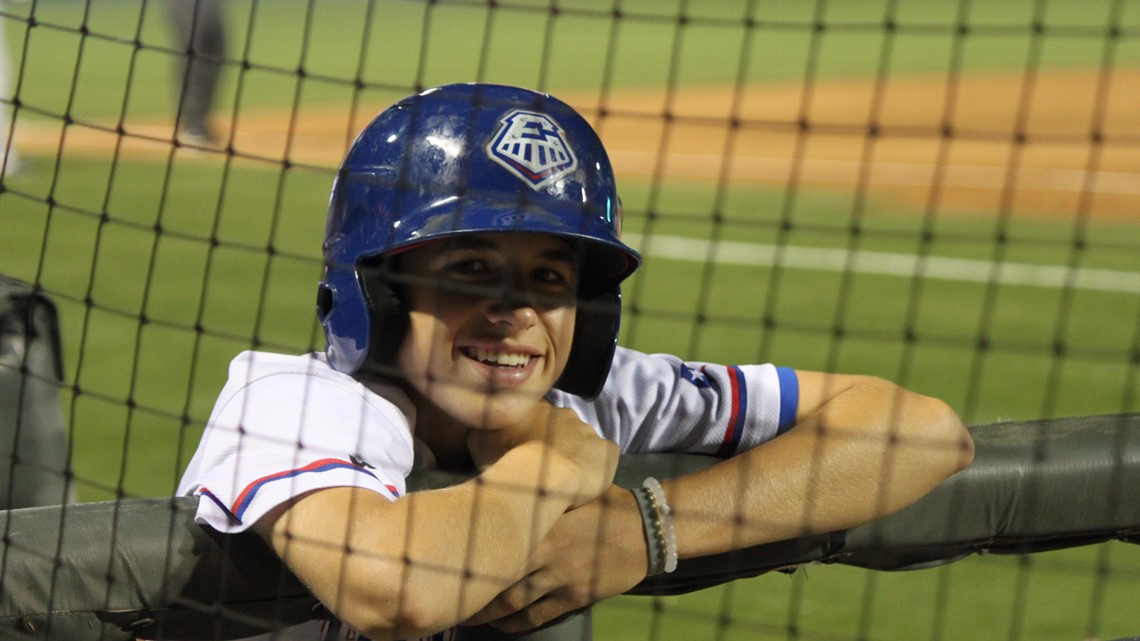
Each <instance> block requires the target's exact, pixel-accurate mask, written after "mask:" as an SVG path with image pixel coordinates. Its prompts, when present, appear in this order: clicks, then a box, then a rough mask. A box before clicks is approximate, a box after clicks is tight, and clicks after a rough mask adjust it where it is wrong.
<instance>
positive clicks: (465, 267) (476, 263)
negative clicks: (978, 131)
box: [445, 259, 491, 276]
mask: <svg viewBox="0 0 1140 641" xmlns="http://www.w3.org/2000/svg"><path fill="white" fill-rule="evenodd" d="M445 271H446V272H447V273H449V274H456V275H460V276H479V275H483V274H488V273H490V271H491V268H490V267H488V266H487V263H485V262H483V261H481V260H475V259H468V260H459V261H455V262H454V263H451V264H449V265H447V267H446V268H445Z"/></svg>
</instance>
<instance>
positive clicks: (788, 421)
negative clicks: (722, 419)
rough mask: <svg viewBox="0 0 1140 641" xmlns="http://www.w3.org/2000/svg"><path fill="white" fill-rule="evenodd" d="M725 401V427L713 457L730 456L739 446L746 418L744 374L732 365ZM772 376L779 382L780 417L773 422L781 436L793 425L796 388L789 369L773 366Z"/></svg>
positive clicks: (796, 396)
mask: <svg viewBox="0 0 1140 641" xmlns="http://www.w3.org/2000/svg"><path fill="white" fill-rule="evenodd" d="M727 369H728V386H729V394H728V395H729V402H730V403H731V407H730V409H729V414H728V425H727V426H726V427H725V431H724V439H723V440H722V441H721V444H720V448H719V449H717V456H732V455H734V454H736V450H737V448H738V447H739V446H740V439H741V437H742V436H743V435H744V427H745V425H746V423H747V419H748V403H749V396H748V380H747V378H746V377H745V376H744V372H743V371H742V370H741V369H740V368H739V367H736V366H732V365H730V366H728V367H727ZM776 377H777V379H778V380H779V383H780V415H779V418H778V419H777V423H776V435H777V436H778V435H780V434H783V433H784V432H786V431H788V430H789V429H790V428H791V427H792V426H793V425H795V424H796V410H797V408H798V407H799V400H800V389H799V380H798V379H797V378H796V372H795V370H793V369H792V368H790V367H777V368H776Z"/></svg>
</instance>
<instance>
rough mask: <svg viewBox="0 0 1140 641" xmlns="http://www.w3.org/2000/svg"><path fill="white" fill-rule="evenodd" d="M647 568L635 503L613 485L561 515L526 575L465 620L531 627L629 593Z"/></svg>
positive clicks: (516, 629) (508, 629)
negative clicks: (597, 496) (580, 505)
mask: <svg viewBox="0 0 1140 641" xmlns="http://www.w3.org/2000/svg"><path fill="white" fill-rule="evenodd" d="M647 570H648V556H647V552H646V544H645V534H644V531H643V527H642V524H641V516H640V514H639V512H638V508H637V503H636V501H635V500H634V498H633V495H632V494H631V493H630V492H629V491H628V490H624V489H622V488H619V487H617V486H614V485H611V486H610V487H609V488H608V489H607V491H606V493H605V494H603V495H601V496H600V497H599V498H597V499H595V500H593V501H591V502H590V503H587V504H586V505H583V506H582V507H580V508H578V509H575V510H571V511H569V512H567V513H565V514H563V515H562V517H561V518H560V519H559V520H558V522H557V523H556V524H555V525H554V527H553V528H552V529H551V530H550V532H549V533H548V534H547V535H546V537H545V538H544V539H543V540H542V542H541V543H540V544H539V546H538V549H537V550H535V552H534V553H533V554H532V555H531V557H530V562H529V563H528V566H527V571H528V572H527V576H525V577H524V578H523V579H521V580H520V581H519V582H517V583H515V584H514V585H513V586H511V587H510V588H508V589H506V590H505V591H503V592H502V593H501V594H500V595H499V596H498V597H496V598H495V599H494V600H492V601H491V602H490V603H489V604H488V605H487V606H486V607H484V608H483V609H482V610H481V611H480V612H479V613H478V614H476V615H475V616H474V617H472V618H471V619H470V620H468V621H467V622H466V623H465V624H467V625H482V624H490V625H492V626H494V627H496V628H498V629H500V630H503V631H504V632H520V631H523V630H530V629H533V628H536V627H538V626H540V625H542V624H544V623H546V622H548V621H551V620H553V619H555V618H557V617H559V616H561V615H563V614H565V613H567V612H572V611H574V610H578V609H580V608H583V607H585V606H587V605H590V604H591V603H594V602H595V601H599V600H601V599H605V598H608V597H611V596H614V595H617V594H623V593H625V592H626V591H628V590H629V589H630V588H632V587H633V586H635V585H637V584H638V583H640V582H641V580H642V579H644V578H645V573H646V571H647Z"/></svg>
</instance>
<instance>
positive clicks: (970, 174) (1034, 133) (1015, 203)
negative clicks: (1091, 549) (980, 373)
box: [16, 69, 1140, 219]
mask: <svg viewBox="0 0 1140 641" xmlns="http://www.w3.org/2000/svg"><path fill="white" fill-rule="evenodd" d="M562 97H563V98H565V99H566V100H567V101H568V102H570V103H571V104H573V105H574V106H575V107H577V108H579V109H580V110H581V111H582V112H583V113H585V114H587V115H588V117H589V118H590V119H591V120H592V121H593V122H594V124H595V126H596V127H597V128H598V129H599V131H600V133H601V135H602V137H603V139H604V140H605V142H606V145H607V148H608V149H609V150H610V153H611V156H612V159H613V163H614V166H615V168H616V169H617V171H618V173H619V175H620V176H622V177H631V178H648V177H653V176H657V177H659V178H661V179H664V180H729V181H731V182H732V183H733V184H765V185H769V186H772V187H775V188H780V187H783V186H788V185H809V186H812V187H816V188H824V189H834V190H839V191H841V192H844V193H852V191H853V190H860V191H859V192H858V193H865V194H866V195H868V196H870V197H872V198H876V199H882V198H889V199H896V200H902V201H905V202H907V203H908V204H910V205H911V206H917V207H925V206H926V205H927V204H928V203H930V202H935V203H937V204H938V206H939V207H940V209H941V210H944V211H953V210H974V211H978V210H980V211H984V212H996V211H1010V212H1012V213H1017V214H1037V215H1040V214H1053V215H1059V216H1073V215H1075V214H1076V213H1078V212H1088V213H1091V214H1093V215H1095V216H1096V217H1124V218H1130V219H1135V218H1140V109H1138V108H1137V105H1140V69H1117V70H1115V72H1114V73H1113V74H1112V75H1111V76H1105V77H1102V75H1101V74H1097V73H1091V72H1076V71H1074V72H1051V73H1048V74H1040V75H1037V76H1025V75H1021V74H1018V75H1009V74H989V75H971V76H968V77H963V78H960V79H957V80H955V81H952V80H951V79H950V78H947V77H937V76H914V77H908V76H897V77H891V78H890V79H889V82H887V83H885V84H882V85H876V84H875V83H873V82H868V81H866V80H861V81H848V82H826V83H822V82H821V83H816V84H813V85H810V86H807V87H805V86H803V85H801V84H794V83H790V84H784V85H753V86H748V87H745V88H744V89H743V90H740V91H736V90H734V89H733V88H731V87H705V88H699V89H686V90H684V91H678V92H674V93H672V94H667V93H666V92H665V91H664V90H642V91H623V92H615V93H612V94H610V95H608V96H605V97H604V98H603V97H602V96H599V95H598V94H571V95H564V96H562ZM381 108H383V105H364V106H361V107H359V108H358V110H357V112H356V116H355V117H353V116H352V115H351V113H350V109H349V108H348V107H347V106H345V107H340V108H332V107H321V108H320V109H319V110H318V109H312V108H310V109H303V110H301V111H300V112H298V113H296V114H290V113H286V112H266V111H257V112H254V111H245V112H242V113H241V115H240V117H239V119H238V120H237V121H236V122H233V123H219V124H220V125H222V126H223V129H224V130H225V132H226V134H227V136H230V135H231V134H232V139H231V144H232V147H233V149H234V150H235V151H236V152H237V153H239V154H243V155H251V156H256V157H261V158H267V159H280V158H283V157H288V158H289V159H290V160H292V161H293V162H297V163H303V164H310V165H317V166H324V167H333V166H335V164H336V163H337V162H338V160H339V158H340V157H341V155H342V154H343V152H344V150H345V148H346V146H347V143H348V139H349V132H350V131H357V130H359V129H360V128H361V127H362V126H363V125H364V124H365V122H366V120H367V119H368V118H370V117H371V115H373V114H374V113H376V111H378V110H380V109H381ZM666 114H668V115H669V116H670V117H666ZM291 116H292V117H291ZM350 121H351V122H350ZM734 122H735V123H737V124H736V125H735V126H734V125H733V123H734ZM872 123H874V125H875V126H872ZM227 125H228V126H227ZM947 125H948V126H947ZM125 128H126V132H127V134H128V136H126V137H125V138H123V140H122V141H121V143H122V149H123V150H124V152H125V153H131V154H154V155H156V156H163V157H165V156H166V155H168V154H169V153H170V137H171V126H170V124H169V123H168V122H153V121H151V122H143V121H138V122H134V121H132V122H128V123H127V124H126V127H125ZM60 133H61V132H60V130H59V126H58V125H56V126H52V125H50V124H45V123H32V124H31V125H28V124H27V123H21V126H20V127H18V129H17V138H16V141H17V144H18V145H19V146H20V147H21V148H22V149H24V150H26V151H27V152H28V153H30V154H51V155H54V154H56V153H57V150H58V146H59V141H60V139H61V136H60ZM1098 136H1099V138H1098ZM118 139H119V136H117V135H115V134H114V133H111V132H110V131H98V130H94V129H91V128H86V127H82V126H76V127H72V128H69V129H68V131H67V135H66V139H65V140H66V143H65V153H67V154H71V155H82V154H109V153H110V150H112V149H113V148H114V145H115V144H116V142H120V141H119V140H118ZM1094 140H1099V142H1094ZM196 153H197V154H198V155H199V156H201V157H203V158H207V159H208V158H210V157H213V158H217V157H218V156H217V155H213V154H207V153H204V152H201V151H199V152H196Z"/></svg>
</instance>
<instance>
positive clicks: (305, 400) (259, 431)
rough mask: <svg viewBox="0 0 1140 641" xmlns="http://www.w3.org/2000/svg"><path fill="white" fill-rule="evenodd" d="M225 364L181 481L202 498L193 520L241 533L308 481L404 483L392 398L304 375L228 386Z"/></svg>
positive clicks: (404, 439) (405, 436)
mask: <svg viewBox="0 0 1140 641" xmlns="http://www.w3.org/2000/svg"><path fill="white" fill-rule="evenodd" d="M234 369H235V368H233V367H231V382H230V383H229V384H227V388H226V390H223V395H222V396H221V397H220V398H219V400H218V404H217V406H216V407H215V409H214V414H213V416H212V417H211V420H210V423H209V424H208V425H207V427H206V430H205V432H204V434H203V436H202V440H201V441H200V443H199V448H198V451H197V452H196V453H195V455H194V458H193V460H192V461H191V463H190V466H189V467H188V468H187V472H186V474H185V476H184V477H183V481H182V484H181V488H180V493H183V494H197V495H198V496H200V497H201V501H200V502H199V504H198V512H197V521H198V522H199V523H202V524H205V525H209V526H210V527H212V528H214V529H215V530H218V531H220V532H240V531H243V530H245V529H247V528H249V526H251V525H252V524H253V523H255V522H256V521H257V520H258V519H259V518H261V517H262V516H264V515H265V514H266V513H268V512H269V511H270V510H271V509H273V508H274V507H277V506H278V505H281V504H282V503H284V502H286V501H289V500H290V499H292V498H294V497H296V496H299V495H301V494H304V493H306V492H310V491H313V490H317V489H324V488H330V487H346V486H351V487H360V488H365V489H368V490H371V491H373V492H376V493H379V494H381V495H383V496H385V497H387V498H388V499H390V500H394V499H395V498H397V497H399V496H400V495H401V493H403V492H404V491H405V488H404V477H405V475H406V474H407V471H408V470H410V469H411V466H412V458H413V454H412V451H413V448H412V441H411V436H410V430H409V429H408V427H407V422H406V419H405V418H404V416H403V415H402V414H401V413H400V412H399V410H398V409H397V408H396V407H395V406H392V405H388V404H385V403H383V402H380V403H377V402H375V401H374V400H371V399H369V397H368V395H367V393H365V392H363V387H361V386H359V384H356V385H355V386H354V385H346V384H344V383H342V382H337V381H332V380H329V379H327V378H323V377H319V376H310V375H306V374H304V373H295V372H288V373H277V374H272V375H269V376H263V377H259V378H257V379H256V380H254V381H252V382H249V383H247V384H235V383H234V375H235V372H234ZM357 387H359V389H357ZM233 388H236V389H233ZM227 391H228V393H227Z"/></svg>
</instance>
